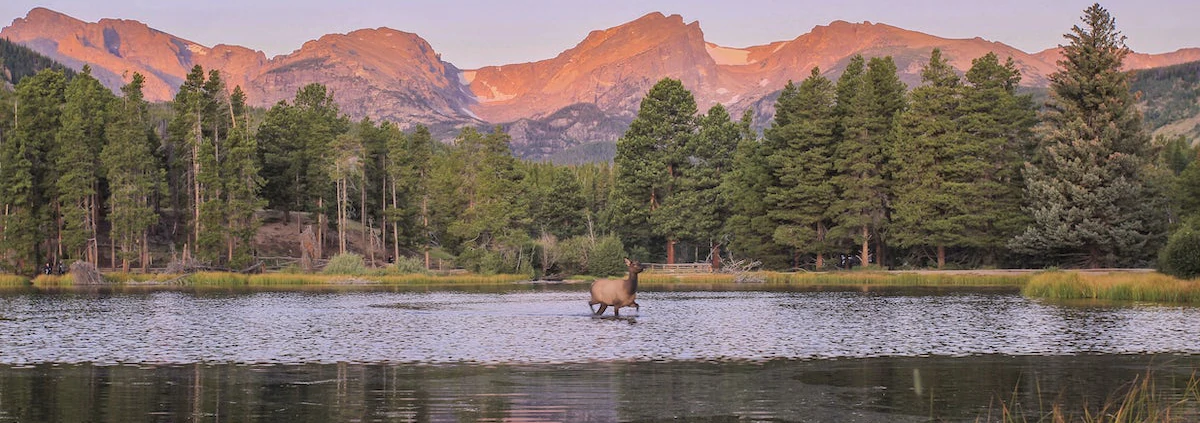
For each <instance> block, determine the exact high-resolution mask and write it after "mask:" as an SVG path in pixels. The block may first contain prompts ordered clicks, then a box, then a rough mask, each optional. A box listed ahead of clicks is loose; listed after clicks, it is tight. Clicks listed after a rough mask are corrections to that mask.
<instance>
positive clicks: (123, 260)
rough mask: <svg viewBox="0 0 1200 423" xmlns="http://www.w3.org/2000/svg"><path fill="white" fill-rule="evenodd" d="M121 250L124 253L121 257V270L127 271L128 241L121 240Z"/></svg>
mask: <svg viewBox="0 0 1200 423" xmlns="http://www.w3.org/2000/svg"><path fill="white" fill-rule="evenodd" d="M121 252H122V253H126V254H125V257H121V272H124V273H129V255H128V253H129V241H128V240H125V241H122V242H121Z"/></svg>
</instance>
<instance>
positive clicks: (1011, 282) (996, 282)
mask: <svg viewBox="0 0 1200 423" xmlns="http://www.w3.org/2000/svg"><path fill="white" fill-rule="evenodd" d="M756 275H757V276H759V279H761V280H763V281H764V282H762V283H750V284H744V285H752V286H763V285H765V286H768V287H784V286H812V287H819V286H863V285H869V286H901V287H905V286H907V287H939V286H961V287H968V286H989V287H990V286H1012V287H1019V286H1022V285H1024V284H1025V283H1026V281H1028V279H1029V276H1028V275H985V274H966V273H955V274H930V273H907V272H890V273H889V272H829V273H779V272H758V273H757V274H756ZM734 278H735V276H734V275H731V274H707V273H705V274H681V275H673V274H665V273H643V274H642V275H640V276H639V277H638V283H639V284H645V285H649V286H662V285H675V284H682V285H729V286H733V285H742V284H738V283H737V282H735V281H734Z"/></svg>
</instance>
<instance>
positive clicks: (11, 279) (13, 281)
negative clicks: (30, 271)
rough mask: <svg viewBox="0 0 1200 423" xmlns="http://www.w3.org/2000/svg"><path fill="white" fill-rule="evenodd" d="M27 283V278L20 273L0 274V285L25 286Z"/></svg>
mask: <svg viewBox="0 0 1200 423" xmlns="http://www.w3.org/2000/svg"><path fill="white" fill-rule="evenodd" d="M25 285H29V279H28V278H26V277H24V276H20V275H6V274H0V286H25Z"/></svg>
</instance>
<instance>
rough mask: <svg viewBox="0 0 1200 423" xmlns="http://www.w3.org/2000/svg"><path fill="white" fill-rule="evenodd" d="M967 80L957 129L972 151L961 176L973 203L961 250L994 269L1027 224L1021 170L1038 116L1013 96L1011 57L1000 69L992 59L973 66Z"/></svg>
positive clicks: (1016, 79)
mask: <svg viewBox="0 0 1200 423" xmlns="http://www.w3.org/2000/svg"><path fill="white" fill-rule="evenodd" d="M966 80H967V82H968V85H967V86H965V87H964V94H963V100H962V102H961V103H960V104H959V109H960V111H959V114H960V117H959V123H958V126H959V128H960V129H961V130H962V132H963V140H964V141H963V142H964V143H970V144H972V145H974V147H973V148H972V149H971V150H970V151H964V153H965V154H963V156H964V158H966V157H977V158H978V160H972V161H971V162H970V164H971V165H972V166H971V167H969V168H968V169H969V172H966V173H967V174H966V175H965V176H966V177H967V178H970V179H969V182H970V183H971V185H972V191H971V192H972V198H971V199H969V200H968V201H967V202H966V205H967V217H965V218H964V219H963V226H964V234H963V236H964V241H966V242H963V243H962V245H966V246H973V247H976V248H978V249H980V250H981V253H982V254H981V256H982V258H983V260H984V263H985V264H995V262H996V257H997V256H998V255H999V254H1000V253H1001V252H1002V251H1004V250H1005V248H1006V247H1005V246H1006V244H1007V243H1008V240H1010V239H1012V237H1013V236H1015V235H1017V234H1019V233H1020V232H1021V231H1022V230H1024V228H1025V226H1026V225H1027V224H1028V223H1029V219H1028V217H1027V215H1026V214H1025V212H1024V211H1023V210H1022V209H1021V207H1022V205H1023V204H1024V198H1023V196H1024V194H1023V193H1022V187H1023V186H1024V180H1023V179H1022V177H1021V167H1022V165H1023V162H1024V160H1025V159H1026V158H1027V157H1030V156H1031V155H1032V151H1031V148H1032V143H1031V141H1030V139H1031V138H1032V128H1033V125H1034V124H1035V123H1036V122H1037V115H1036V111H1035V109H1034V105H1033V98H1032V96H1031V95H1028V94H1026V95H1018V94H1017V93H1016V88H1017V84H1018V83H1020V82H1021V72H1020V71H1019V70H1017V67H1016V64H1015V63H1014V62H1013V59H1012V58H1011V57H1010V58H1008V59H1007V60H1006V61H1005V62H1004V64H1001V63H1000V60H999V58H998V57H997V56H996V55H995V53H988V54H986V55H984V56H983V57H980V58H977V59H975V60H973V61H972V63H971V69H970V70H968V71H967V74H966ZM967 154H970V156H968V155H967Z"/></svg>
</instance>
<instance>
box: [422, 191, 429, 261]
mask: <svg viewBox="0 0 1200 423" xmlns="http://www.w3.org/2000/svg"><path fill="white" fill-rule="evenodd" d="M421 225H422V228H423V230H424V231H425V235H424V236H429V195H424V196H422V197H421ZM424 244H425V246H424V248H425V268H426V269H429V264H430V263H429V240H425V242H424Z"/></svg>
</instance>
